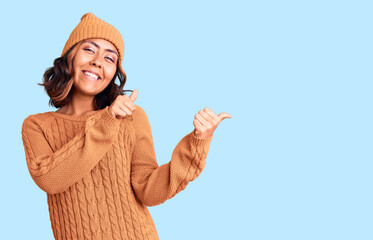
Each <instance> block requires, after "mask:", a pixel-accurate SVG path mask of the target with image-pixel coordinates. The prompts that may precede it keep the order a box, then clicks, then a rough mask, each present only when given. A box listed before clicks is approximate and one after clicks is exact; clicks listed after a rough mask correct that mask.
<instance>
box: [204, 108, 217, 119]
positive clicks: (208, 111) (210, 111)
mask: <svg viewBox="0 0 373 240" xmlns="http://www.w3.org/2000/svg"><path fill="white" fill-rule="evenodd" d="M204 110H205V112H207V113H208V114H209V115H210V116H211V117H212V118H213V119H218V115H216V114H215V113H214V111H212V110H211V109H210V108H208V107H205V109H204Z"/></svg>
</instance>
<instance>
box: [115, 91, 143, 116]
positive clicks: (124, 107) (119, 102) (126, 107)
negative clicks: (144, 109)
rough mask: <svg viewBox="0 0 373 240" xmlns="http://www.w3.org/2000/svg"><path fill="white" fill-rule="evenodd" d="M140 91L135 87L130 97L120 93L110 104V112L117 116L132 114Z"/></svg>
mask: <svg viewBox="0 0 373 240" xmlns="http://www.w3.org/2000/svg"><path fill="white" fill-rule="evenodd" d="M138 93H139V92H138V91H137V89H135V90H133V92H132V93H131V95H130V96H129V97H128V96H127V95H118V96H117V97H116V98H115V100H114V102H113V103H112V104H111V105H110V106H109V109H108V110H109V113H110V114H111V115H113V116H114V117H116V118H125V117H126V116H127V115H132V112H133V111H135V110H136V106H135V103H134V102H135V100H136V98H137V95H138Z"/></svg>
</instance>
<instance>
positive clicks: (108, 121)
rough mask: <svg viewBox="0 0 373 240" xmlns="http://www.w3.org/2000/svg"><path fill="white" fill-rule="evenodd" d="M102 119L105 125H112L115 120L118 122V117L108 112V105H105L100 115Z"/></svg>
mask: <svg viewBox="0 0 373 240" xmlns="http://www.w3.org/2000/svg"><path fill="white" fill-rule="evenodd" d="M102 120H103V121H104V122H105V123H106V125H112V124H114V123H116V122H119V119H117V118H116V117H114V116H113V115H111V114H110V113H109V106H106V107H105V110H104V111H103V115H102Z"/></svg>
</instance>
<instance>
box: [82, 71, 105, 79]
mask: <svg viewBox="0 0 373 240" xmlns="http://www.w3.org/2000/svg"><path fill="white" fill-rule="evenodd" d="M84 71H87V72H91V73H93V74H96V75H97V76H98V77H99V79H97V80H96V79H93V78H91V77H89V76H87V75H85V74H84ZM82 74H83V75H84V76H86V77H88V78H89V79H93V80H95V81H100V80H102V77H101V75H100V74H98V73H97V72H94V71H91V70H82Z"/></svg>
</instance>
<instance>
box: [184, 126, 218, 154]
mask: <svg viewBox="0 0 373 240" xmlns="http://www.w3.org/2000/svg"><path fill="white" fill-rule="evenodd" d="M189 134H190V138H191V142H192V144H194V145H195V146H196V147H197V148H198V147H203V148H204V151H205V152H208V149H209V147H210V142H211V140H212V138H213V137H214V135H212V136H211V137H209V138H197V137H196V136H195V135H194V130H193V132H191V133H189Z"/></svg>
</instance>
